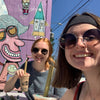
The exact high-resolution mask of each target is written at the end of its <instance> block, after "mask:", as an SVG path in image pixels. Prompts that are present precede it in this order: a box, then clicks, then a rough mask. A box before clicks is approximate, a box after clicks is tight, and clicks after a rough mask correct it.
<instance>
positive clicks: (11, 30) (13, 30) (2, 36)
mask: <svg viewBox="0 0 100 100" xmlns="http://www.w3.org/2000/svg"><path fill="white" fill-rule="evenodd" d="M6 32H7V34H8V35H9V36H10V37H14V36H16V35H17V28H16V26H8V27H7V28H6V29H4V31H0V41H3V40H4V39H5V38H6Z"/></svg>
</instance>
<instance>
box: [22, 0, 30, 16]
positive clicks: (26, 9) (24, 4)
mask: <svg viewBox="0 0 100 100" xmlns="http://www.w3.org/2000/svg"><path fill="white" fill-rule="evenodd" d="M29 4H30V0H22V9H23V14H24V15H28V13H29Z"/></svg>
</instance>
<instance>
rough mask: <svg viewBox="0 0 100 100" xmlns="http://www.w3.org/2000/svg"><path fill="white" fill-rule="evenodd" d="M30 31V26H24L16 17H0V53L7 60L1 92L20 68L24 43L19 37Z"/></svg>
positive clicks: (2, 72)
mask: <svg viewBox="0 0 100 100" xmlns="http://www.w3.org/2000/svg"><path fill="white" fill-rule="evenodd" d="M27 30H28V26H23V25H22V24H20V23H19V22H18V21H17V20H16V19H15V18H14V17H12V16H9V15H1V16H0V52H1V55H2V56H3V58H5V59H6V61H5V62H4V63H1V62H0V63H1V65H3V67H2V69H1V73H0V90H3V88H4V85H5V82H6V80H7V79H9V78H10V77H11V76H12V75H14V72H15V71H16V70H17V68H18V67H19V65H18V62H20V61H21V60H22V59H21V56H20V52H21V51H20V48H19V47H21V46H24V42H23V41H22V40H21V39H19V35H21V34H23V33H24V32H26V31H27Z"/></svg>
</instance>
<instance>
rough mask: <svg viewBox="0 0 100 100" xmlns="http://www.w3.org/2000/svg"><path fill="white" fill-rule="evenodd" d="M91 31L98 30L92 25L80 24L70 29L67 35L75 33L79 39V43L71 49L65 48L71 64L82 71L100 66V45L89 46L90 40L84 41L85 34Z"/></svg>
mask: <svg viewBox="0 0 100 100" xmlns="http://www.w3.org/2000/svg"><path fill="white" fill-rule="evenodd" d="M90 29H97V28H96V27H95V26H93V25H91V24H79V25H74V26H72V27H70V28H69V30H68V32H67V33H66V34H69V33H73V34H74V35H75V36H76V37H77V42H76V45H75V46H72V47H70V48H67V47H66V46H65V57H66V59H67V61H68V62H69V64H71V65H72V66H74V67H75V68H77V69H79V70H82V71H84V70H88V69H91V68H94V67H95V66H99V65H100V63H99V62H100V43H99V42H98V43H96V44H95V45H93V43H92V44H91V43H90V44H89V42H87V41H88V40H87V41H86V42H85V40H84V41H83V36H84V33H85V32H86V31H87V30H90ZM88 33H89V32H88ZM94 42H95V41H94Z"/></svg>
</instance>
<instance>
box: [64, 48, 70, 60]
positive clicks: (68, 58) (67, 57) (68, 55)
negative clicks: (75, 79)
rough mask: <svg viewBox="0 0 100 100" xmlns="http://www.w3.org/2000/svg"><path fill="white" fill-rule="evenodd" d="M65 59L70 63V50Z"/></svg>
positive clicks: (66, 51)
mask: <svg viewBox="0 0 100 100" xmlns="http://www.w3.org/2000/svg"><path fill="white" fill-rule="evenodd" d="M65 58H66V60H67V61H68V62H70V60H71V58H70V51H69V50H65Z"/></svg>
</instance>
